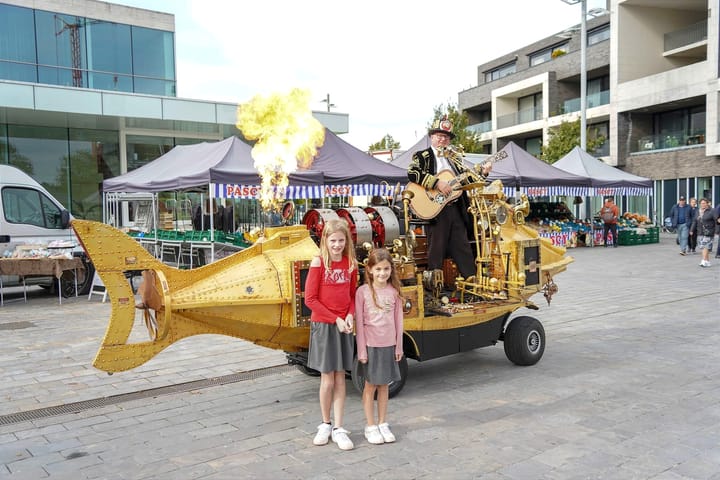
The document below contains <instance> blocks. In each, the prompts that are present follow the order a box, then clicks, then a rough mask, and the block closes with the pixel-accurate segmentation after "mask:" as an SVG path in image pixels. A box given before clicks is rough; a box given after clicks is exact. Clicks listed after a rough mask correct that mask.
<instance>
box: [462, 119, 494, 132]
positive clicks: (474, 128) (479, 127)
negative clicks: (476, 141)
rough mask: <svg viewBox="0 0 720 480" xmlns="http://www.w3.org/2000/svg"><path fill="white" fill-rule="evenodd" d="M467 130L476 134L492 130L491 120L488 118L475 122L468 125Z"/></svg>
mask: <svg viewBox="0 0 720 480" xmlns="http://www.w3.org/2000/svg"><path fill="white" fill-rule="evenodd" d="M467 130H468V131H470V132H472V133H475V134H477V135H482V134H483V133H486V132H489V131H491V130H492V120H488V121H486V122H481V123H476V124H474V125H468V126H467Z"/></svg>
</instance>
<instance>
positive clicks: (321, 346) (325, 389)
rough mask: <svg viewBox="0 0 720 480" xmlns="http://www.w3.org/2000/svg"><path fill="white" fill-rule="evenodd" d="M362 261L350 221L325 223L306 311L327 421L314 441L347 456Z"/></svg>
mask: <svg viewBox="0 0 720 480" xmlns="http://www.w3.org/2000/svg"><path fill="white" fill-rule="evenodd" d="M357 271H358V269H357V260H356V258H355V247H354V246H353V242H352V237H351V236H350V230H349V228H348V224H347V222H346V221H345V220H330V221H328V222H326V223H325V226H324V228H323V232H322V238H321V240H320V255H319V256H317V257H315V258H313V259H312V261H311V262H310V271H309V272H308V276H307V281H306V282H305V305H307V307H308V308H309V309H310V310H311V311H312V313H311V315H310V321H311V323H310V348H309V352H308V363H307V366H308V367H310V368H312V369H314V370H317V371H319V372H320V411H321V413H322V421H323V423H321V424H320V425H318V428H317V434H316V435H315V438H314V439H313V443H314V444H315V445H325V444H327V443H328V440H329V439H330V438H332V440H333V442H335V443H337V445H338V447H340V449H341V450H351V449H352V448H353V446H354V445H353V442H352V440H350V438H349V437H348V434H349V433H350V432H348V431H347V430H345V429H344V428H343V426H342V422H343V411H344V409H345V371H346V370H352V364H353V353H354V348H353V347H354V342H353V335H352V331H353V315H354V313H355V291H356V289H357ZM331 406H332V409H333V414H334V417H335V424H334V426H333V424H332V423H331V421H330V407H331Z"/></svg>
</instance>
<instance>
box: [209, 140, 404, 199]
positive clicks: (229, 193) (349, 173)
mask: <svg viewBox="0 0 720 480" xmlns="http://www.w3.org/2000/svg"><path fill="white" fill-rule="evenodd" d="M294 175H298V176H305V175H309V176H312V175H321V176H322V179H323V181H321V182H320V184H323V182H324V185H323V190H322V193H321V194H320V195H318V196H337V195H387V194H388V193H389V192H390V191H391V190H390V188H391V187H392V185H393V184H394V183H397V182H401V183H405V182H407V172H406V171H405V170H404V169H402V168H398V167H396V166H394V165H391V164H389V163H387V162H384V161H382V160H379V159H377V158H375V157H373V156H372V155H369V154H367V153H365V152H363V151H362V150H360V149H358V148H355V147H354V146H352V145H350V144H349V143H347V142H346V141H344V140H342V139H341V138H340V137H338V136H337V135H335V134H334V133H333V132H331V131H330V130H328V129H327V128H326V129H325V142H324V143H323V145H322V147H320V148H319V149H318V152H317V155H316V156H315V158H314V159H313V162H312V164H311V165H310V167H308V168H307V169H301V170H297V171H296V172H295V174H294ZM211 177H212V182H213V183H214V184H215V187H214V193H215V194H216V196H220V197H235V198H242V192H243V189H239V188H238V187H239V186H240V185H247V184H248V183H250V182H249V181H248V180H249V178H248V177H247V175H246V172H238V171H237V170H236V167H235V166H234V165H231V166H227V167H225V166H221V165H218V166H217V167H215V168H212V169H211ZM291 183H292V181H291ZM233 192H235V193H233ZM238 192H240V195H238Z"/></svg>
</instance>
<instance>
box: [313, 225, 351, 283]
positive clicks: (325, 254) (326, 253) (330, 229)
mask: <svg viewBox="0 0 720 480" xmlns="http://www.w3.org/2000/svg"><path fill="white" fill-rule="evenodd" d="M336 232H342V233H343V235H345V250H343V257H347V259H348V264H349V267H348V269H349V271H351V272H353V271H355V269H356V268H357V258H356V257H355V245H354V244H353V241H352V237H351V236H350V228H348V224H347V222H346V221H345V220H342V219H340V220H334V219H333V220H329V221H327V222H325V226H324V227H323V231H322V238H321V239H320V258H322V261H323V264H324V265H325V270H327V271H330V264H331V263H332V260H330V250H329V249H328V247H327V239H328V237H329V236H330V235H332V234H333V233H336Z"/></svg>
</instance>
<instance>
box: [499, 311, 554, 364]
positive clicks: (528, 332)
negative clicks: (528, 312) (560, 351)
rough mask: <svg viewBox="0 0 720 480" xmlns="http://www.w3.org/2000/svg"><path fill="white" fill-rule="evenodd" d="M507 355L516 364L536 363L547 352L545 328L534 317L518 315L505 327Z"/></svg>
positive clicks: (504, 339) (504, 338) (504, 341)
mask: <svg viewBox="0 0 720 480" xmlns="http://www.w3.org/2000/svg"><path fill="white" fill-rule="evenodd" d="M503 343H504V346H505V355H506V356H507V358H508V360H510V361H511V362H513V363H514V364H515V365H535V364H536V363H537V362H539V361H540V359H541V358H542V356H543V353H544V352H545V329H544V328H543V326H542V323H540V321H539V320H537V319H536V318H533V317H517V318H515V319H513V320H512V321H511V322H510V324H509V325H508V326H507V328H506V329H505V335H504V336H503Z"/></svg>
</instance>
